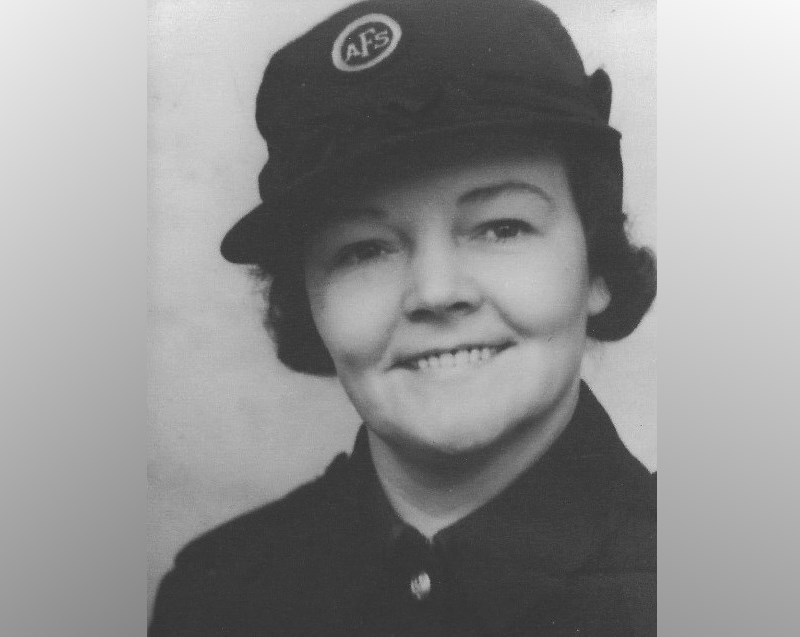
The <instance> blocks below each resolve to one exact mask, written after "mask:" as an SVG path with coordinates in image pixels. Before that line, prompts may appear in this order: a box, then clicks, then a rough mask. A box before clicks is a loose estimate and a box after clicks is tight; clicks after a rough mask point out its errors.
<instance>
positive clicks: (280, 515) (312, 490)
mask: <svg viewBox="0 0 800 637" xmlns="http://www.w3.org/2000/svg"><path fill="white" fill-rule="evenodd" d="M346 474H347V455H346V454H344V453H342V454H339V455H338V456H336V457H335V458H334V459H333V461H332V462H331V463H330V464H329V466H328V467H327V469H326V470H325V472H324V474H323V475H322V476H320V477H318V478H316V479H314V480H311V481H310V482H307V483H305V484H303V485H301V486H299V487H297V488H296V489H294V490H293V491H291V492H290V493H288V494H287V495H285V496H283V497H282V498H280V499H278V500H275V501H272V502H269V503H266V504H264V505H262V506H260V507H258V508H256V509H253V510H251V511H248V512H246V513H244V514H242V515H239V516H237V517H235V518H233V519H231V520H229V521H227V522H225V523H223V524H222V525H220V526H218V527H216V528H214V529H211V530H210V531H207V532H206V533H204V534H203V535H200V536H199V537H197V538H195V539H194V540H192V541H191V542H189V543H188V544H187V545H186V546H185V547H184V548H183V549H182V550H181V551H180V552H179V553H178V555H177V556H176V559H175V565H176V567H182V566H185V565H189V564H193V565H204V566H206V567H212V568H220V567H225V568H227V569H230V570H239V569H238V568H237V565H240V566H241V567H242V568H251V567H253V566H254V565H255V564H257V563H260V562H262V561H263V560H265V559H272V560H274V559H275V558H276V556H278V557H282V558H284V559H285V558H286V557H287V554H288V553H290V552H292V549H293V548H294V547H297V548H298V549H300V550H303V549H304V548H305V547H306V546H307V545H308V544H309V543H313V542H314V540H315V538H314V536H315V535H318V534H319V533H320V531H321V530H325V532H327V533H329V532H330V531H331V530H332V528H333V527H335V526H336V523H337V522H338V521H339V520H340V519H341V518H342V517H343V516H345V515H346V513H345V509H346V508H347V500H348V499H349V498H348V495H349V494H348V492H347V487H348V485H347V479H346Z"/></svg>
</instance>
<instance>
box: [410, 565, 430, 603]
mask: <svg viewBox="0 0 800 637" xmlns="http://www.w3.org/2000/svg"><path fill="white" fill-rule="evenodd" d="M411 594H412V595H413V596H414V598H415V599H417V600H419V601H422V600H423V599H426V598H427V597H428V595H430V594H431V578H430V575H428V574H427V573H426V572H425V571H422V573H420V574H419V575H417V576H416V577H415V578H413V579H412V580H411Z"/></svg>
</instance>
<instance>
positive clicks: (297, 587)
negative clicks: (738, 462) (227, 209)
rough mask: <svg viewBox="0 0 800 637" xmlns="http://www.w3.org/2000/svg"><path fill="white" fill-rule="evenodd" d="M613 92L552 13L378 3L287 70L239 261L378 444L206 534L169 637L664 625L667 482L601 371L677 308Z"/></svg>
mask: <svg viewBox="0 0 800 637" xmlns="http://www.w3.org/2000/svg"><path fill="white" fill-rule="evenodd" d="M610 100H611V83H610V80H609V78H608V76H607V75H606V74H605V72H603V71H602V70H599V71H596V72H595V73H594V74H592V75H591V76H587V75H586V74H585V72H584V69H583V64H582V62H581V60H580V57H579V56H578V53H577V51H576V50H575V48H574V46H573V44H572V42H571V40H570V38H569V35H568V34H567V33H566V31H565V30H564V29H563V27H562V26H561V24H560V23H559V21H558V19H557V18H556V16H555V15H554V14H552V12H550V11H549V10H547V9H545V8H544V7H542V6H541V5H539V4H537V3H535V2H530V1H528V0H502V1H501V2H493V3H478V2H463V1H460V2H457V1H455V0H442V1H439V2H435V3H433V2H424V1H423V0H393V1H385V2H365V3H359V4H356V5H353V6H351V7H348V8H347V9H345V10H343V11H341V12H339V13H338V14H336V15H334V16H332V17H331V18H329V19H327V20H325V21H324V22H323V23H321V24H319V25H317V26H316V27H315V28H314V29H312V30H311V31H309V32H308V33H307V34H305V35H304V36H302V37H301V38H299V39H298V40H296V41H294V42H293V43H291V44H289V45H288V46H287V47H285V48H284V49H282V50H281V51H279V52H278V53H277V54H276V55H275V56H273V58H272V60H271V61H270V64H269V66H268V67H267V70H266V73H265V76H264V81H263V83H262V86H261V90H260V91H259V96H258V101H257V107H256V119H257V122H258V125H259V130H260V131H261V133H262V135H263V136H264V137H265V139H266V140H267V144H268V146H269V151H270V158H269V161H268V162H267V164H266V166H265V167H264V170H263V171H262V173H261V176H260V180H259V186H260V191H261V196H262V199H263V203H262V204H261V205H260V206H259V207H258V208H256V209H255V210H253V211H252V212H251V213H249V214H248V215H246V216H245V217H244V218H243V219H242V220H241V221H240V222H239V223H237V224H236V226H234V228H232V229H231V231H230V232H229V233H228V234H227V235H226V237H225V239H224V241H223V244H222V253H223V255H224V256H225V258H226V259H228V260H229V261H232V262H234V263H245V264H252V265H255V266H256V267H257V268H258V271H259V272H260V273H261V274H262V276H264V277H265V278H267V279H268V280H269V281H270V288H269V301H270V303H269V317H268V322H269V326H270V329H271V331H272V334H273V336H274V338H275V341H276V344H277V349H278V356H279V358H280V359H281V360H282V361H283V362H284V363H285V364H286V365H287V366H289V367H290V368H292V369H295V370H297V371H301V372H305V373H311V374H336V375H337V376H338V378H339V380H340V381H341V383H342V385H343V387H344V389H345V391H346V392H347V395H348V397H349V398H350V400H351V401H352V403H353V405H354V406H355V408H356V410H357V411H358V412H359V414H360V416H361V417H362V418H363V420H364V425H363V427H362V429H361V431H360V432H359V435H358V437H357V440H356V443H355V447H354V450H353V453H352V454H351V455H350V456H349V457H347V456H340V457H338V458H337V459H336V460H335V461H334V462H333V463H332V464H331V466H330V467H329V469H328V471H327V472H326V474H325V476H323V477H322V478H320V479H319V480H316V481H314V482H312V483H310V484H308V485H305V486H304V487H301V488H300V489H299V490H297V491H295V492H293V493H292V494H290V495H288V496H286V497H285V498H284V499H282V500H280V501H278V502H276V503H273V504H271V505H268V506H266V507H263V508H261V509H259V510H257V511H254V512H252V513H250V514H248V515H246V516H243V517H241V518H238V519H236V520H234V521H232V522H230V523H228V524H227V525H225V526H223V527H221V528H219V529H217V530H215V531H212V532H211V533H209V534H207V535H206V536H204V537H202V538H200V539H198V540H196V541H194V542H192V543H191V544H190V545H189V546H188V547H187V548H186V549H184V551H182V552H181V554H180V555H179V556H178V558H177V559H176V565H175V568H174V569H173V571H171V572H170V574H168V575H167V576H166V578H165V579H164V581H163V583H162V586H161V588H160V590H159V595H158V599H157V603H156V608H155V611H154V616H153V621H152V624H151V634H152V635H194V636H197V635H253V634H265V635H272V634H274V635H294V634H296V635H317V634H318V635H396V634H398V635H529V634H530V635H534V634H535V635H567V634H569V635H574V634H585V635H632V634H633V635H643V634H655V624H654V616H655V615H654V610H655V608H654V603H655V602H654V588H655V485H654V480H653V479H652V478H651V476H650V474H649V472H648V471H647V470H646V469H645V468H644V467H643V466H642V465H641V464H640V463H639V462H638V461H637V460H636V459H635V458H633V456H631V455H630V454H629V453H628V451H627V450H626V449H625V447H624V446H623V445H622V443H621V442H620V440H619V438H618V437H617V435H616V433H615V431H614V428H613V425H612V424H611V422H610V420H609V418H608V416H607V415H606V413H605V412H604V410H603V409H602V407H601V406H600V405H599V403H598V402H597V401H596V400H595V398H594V397H593V395H592V393H591V391H590V390H589V388H588V387H587V386H586V385H585V384H583V383H582V382H581V380H580V362H581V358H582V355H583V353H584V349H585V345H586V339H587V337H591V338H595V339H598V340H617V339H620V338H623V337H625V336H626V335H628V334H629V333H630V332H631V331H633V329H634V328H635V327H636V325H637V324H638V323H639V321H640V320H641V318H642V316H643V315H644V313H645V312H646V311H647V309H648V307H649V306H650V304H651V303H652V300H653V298H654V295H655V264H654V259H653V257H652V255H651V254H650V253H649V252H648V251H646V250H642V249H637V248H635V247H633V246H632V245H631V244H630V242H629V240H628V238H627V236H626V234H625V228H624V223H625V216H624V214H623V213H622V211H621V199H622V165H621V161H620V154H619V133H617V131H615V130H614V129H612V128H610V127H609V126H608V116H609V111H610V105H611V101H610Z"/></svg>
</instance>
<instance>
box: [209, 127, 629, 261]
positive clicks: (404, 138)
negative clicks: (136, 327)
mask: <svg viewBox="0 0 800 637" xmlns="http://www.w3.org/2000/svg"><path fill="white" fill-rule="evenodd" d="M564 126H566V127H567V128H568V129H571V130H573V131H574V130H576V129H583V130H584V132H589V131H592V132H593V133H594V134H600V135H602V136H608V137H610V138H611V139H615V140H617V141H618V140H619V138H620V134H619V132H618V131H616V130H615V129H613V128H611V127H609V126H607V125H598V124H596V123H587V122H580V121H573V122H569V121H565V120H563V119H555V118H554V119H549V118H544V117H543V118H536V119H535V120H532V121H525V122H521V121H518V120H517V121H513V122H509V121H498V120H495V121H483V122H470V123H468V124H461V125H454V126H452V127H446V128H442V127H437V128H436V129H430V130H415V131H407V132H406V133H404V134H402V133H401V134H398V135H395V136H393V137H391V138H386V139H384V140H383V142H382V143H381V144H380V145H374V146H372V147H371V148H370V149H369V150H364V151H362V152H358V153H355V154H352V155H350V156H349V157H347V158H340V160H339V161H337V162H335V163H333V164H330V165H329V164H323V165H321V166H318V167H317V168H316V169H315V170H313V171H311V172H309V173H307V174H305V175H303V176H302V177H301V178H299V179H298V180H297V181H295V182H294V183H293V184H292V185H291V186H290V187H289V188H287V191H286V192H285V193H284V197H283V198H282V203H277V202H276V203H273V204H270V203H267V202H264V203H261V204H260V205H259V206H257V207H255V208H254V209H253V210H251V211H250V212H249V213H247V214H246V215H245V216H244V217H242V218H241V219H240V220H239V221H237V222H236V223H235V224H234V225H233V227H232V228H231V229H230V230H229V231H228V232H227V233H226V234H225V236H224V238H223V239H222V243H221V245H220V251H221V252H222V256H223V257H224V258H225V259H226V260H227V261H229V262H231V263H237V264H257V263H261V264H265V265H267V266H269V263H270V260H271V259H270V257H271V256H274V254H275V252H276V250H275V241H276V240H280V239H278V236H277V235H278V232H277V230H278V228H279V225H280V218H281V217H282V215H283V214H291V210H289V208H291V207H292V206H291V204H290V203H289V202H290V201H292V197H291V193H292V192H295V193H297V192H304V194H306V195H308V194H309V193H310V192H311V191H313V190H314V189H313V188H312V187H311V186H312V184H314V183H316V182H324V181H325V177H326V176H327V177H331V176H333V175H334V174H335V175H338V176H339V177H341V176H342V175H343V174H347V173H348V172H349V173H352V172H353V171H355V170H357V169H358V167H359V166H363V165H364V162H368V161H370V160H374V159H375V158H378V157H380V156H381V155H383V156H386V155H387V153H392V152H398V151H400V152H402V149H408V148H413V147H417V146H419V145H420V144H426V143H427V144H429V143H431V141H432V139H435V138H437V137H442V136H444V137H445V138H447V137H448V136H451V135H453V134H458V133H468V132H474V133H476V134H479V133H486V132H497V131H501V130H504V129H509V130H513V131H514V132H515V133H517V134H518V133H519V132H520V130H527V131H529V132H530V133H533V134H542V133H545V134H546V133H548V132H554V133H555V132H556V131H557V130H558V128H559V127H564ZM284 208H286V210H284Z"/></svg>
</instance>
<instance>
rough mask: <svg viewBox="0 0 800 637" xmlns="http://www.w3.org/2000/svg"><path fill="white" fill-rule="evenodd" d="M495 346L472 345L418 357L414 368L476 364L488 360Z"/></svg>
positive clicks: (444, 367)
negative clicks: (471, 346) (468, 347)
mask: <svg viewBox="0 0 800 637" xmlns="http://www.w3.org/2000/svg"><path fill="white" fill-rule="evenodd" d="M498 351H499V348H497V347H473V348H470V349H456V350H451V351H449V352H444V353H443V354H438V355H435V356H426V357H424V358H418V359H417V360H416V361H415V363H416V368H417V369H420V370H427V369H455V368H457V367H462V366H465V365H476V364H479V363H483V362H484V361H487V360H489V359H490V358H491V357H492V356H494V355H495V354H497V352H498Z"/></svg>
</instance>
